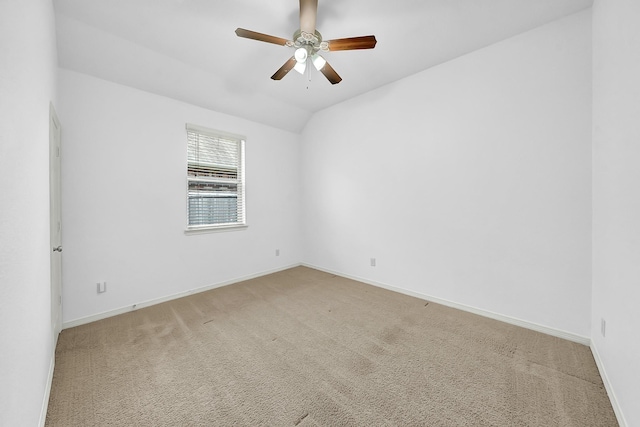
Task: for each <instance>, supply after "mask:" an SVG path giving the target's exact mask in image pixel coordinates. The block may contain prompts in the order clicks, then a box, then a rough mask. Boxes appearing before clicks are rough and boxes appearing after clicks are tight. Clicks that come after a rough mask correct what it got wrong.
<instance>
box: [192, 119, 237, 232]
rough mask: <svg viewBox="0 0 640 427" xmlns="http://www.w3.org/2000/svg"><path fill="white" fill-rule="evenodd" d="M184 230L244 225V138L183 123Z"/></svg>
mask: <svg viewBox="0 0 640 427" xmlns="http://www.w3.org/2000/svg"><path fill="white" fill-rule="evenodd" d="M187 183H188V189H187V193H188V200H187V213H188V215H187V216H188V227H191V228H198V227H216V226H231V225H245V197H244V137H241V136H236V135H231V134H227V133H224V132H219V131H215V130H211V129H205V128H202V127H200V126H195V125H189V124H187Z"/></svg>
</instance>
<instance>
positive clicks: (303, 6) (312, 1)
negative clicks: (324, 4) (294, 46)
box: [300, 0, 318, 34]
mask: <svg viewBox="0 0 640 427" xmlns="http://www.w3.org/2000/svg"><path fill="white" fill-rule="evenodd" d="M317 15H318V0H300V31H304V32H305V33H309V34H315V32H316V16H317Z"/></svg>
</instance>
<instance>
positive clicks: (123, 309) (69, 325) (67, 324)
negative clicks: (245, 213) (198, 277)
mask: <svg viewBox="0 0 640 427" xmlns="http://www.w3.org/2000/svg"><path fill="white" fill-rule="evenodd" d="M298 266H300V264H299V263H298V264H292V265H287V266H285V267H279V268H275V269H272V270H267V271H261V272H259V273H254V274H249V275H247V276H242V277H238V278H235V279H231V280H226V281H224V282H218V283H214V284H211V285H207V286H203V287H200V288H196V289H190V290H188V291H184V292H179V293H177V294H173V295H168V296H165V297H160V298H155V299H151V300H148V301H143V302H139V303H136V304H132V305H127V306H125V307H120V308H116V309H113V310H108V311H103V312H102V313H97V314H92V315H91V316H86V317H80V318H78V319H73V320H69V321H67V322H63V323H62V329H68V328H73V327H75V326H80V325H84V324H86V323H91V322H95V321H97V320H102V319H106V318H108V317H112V316H117V315H118V314H123V313H128V312H130V311H135V310H138V309H141V308H144V307H150V306H152V305H156V304H160V303H163V302H166V301H171V300H174V299H178V298H182V297H186V296H189V295H193V294H197V293H200V292H205V291H210V290H212V289H216V288H221V287H223V286H228V285H232V284H234V283H238V282H244V281H245V280H250V279H255V278H256V277H261V276H266V275H267V274H272V273H277V272H279V271H283V270H288V269H290V268H293V267H298Z"/></svg>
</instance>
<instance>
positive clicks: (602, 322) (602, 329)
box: [600, 318, 607, 337]
mask: <svg viewBox="0 0 640 427" xmlns="http://www.w3.org/2000/svg"><path fill="white" fill-rule="evenodd" d="M600 333H601V334H602V336H603V337H605V336H607V321H606V320H604V318H602V319H600Z"/></svg>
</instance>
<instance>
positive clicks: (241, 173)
mask: <svg viewBox="0 0 640 427" xmlns="http://www.w3.org/2000/svg"><path fill="white" fill-rule="evenodd" d="M185 129H186V141H187V150H186V154H187V161H186V168H187V170H186V193H187V194H186V228H185V231H184V232H185V234H187V235H189V234H200V233H213V232H220V231H235V230H243V229H246V228H247V227H248V224H247V205H246V179H245V149H246V148H245V145H246V140H247V138H246V137H245V136H244V135H238V134H233V133H229V132H224V131H220V130H217V129H210V128H206V127H203V126H199V125H194V124H191V123H187V124H186V126H185ZM189 133H195V134H199V135H204V136H208V137H212V138H221V139H227V140H235V141H237V142H238V145H239V158H238V169H237V178H235V179H233V180H230V179H229V178H207V177H193V176H190V175H189ZM193 182H210V183H211V182H221V183H224V182H227V183H228V182H232V183H235V184H236V185H237V186H238V187H239V190H237V193H236V194H237V199H238V202H237V209H238V210H239V212H238V221H236V222H227V223H220V224H213V223H212V224H202V225H191V224H189V219H190V216H189V209H190V198H189V184H190V183H193Z"/></svg>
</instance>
